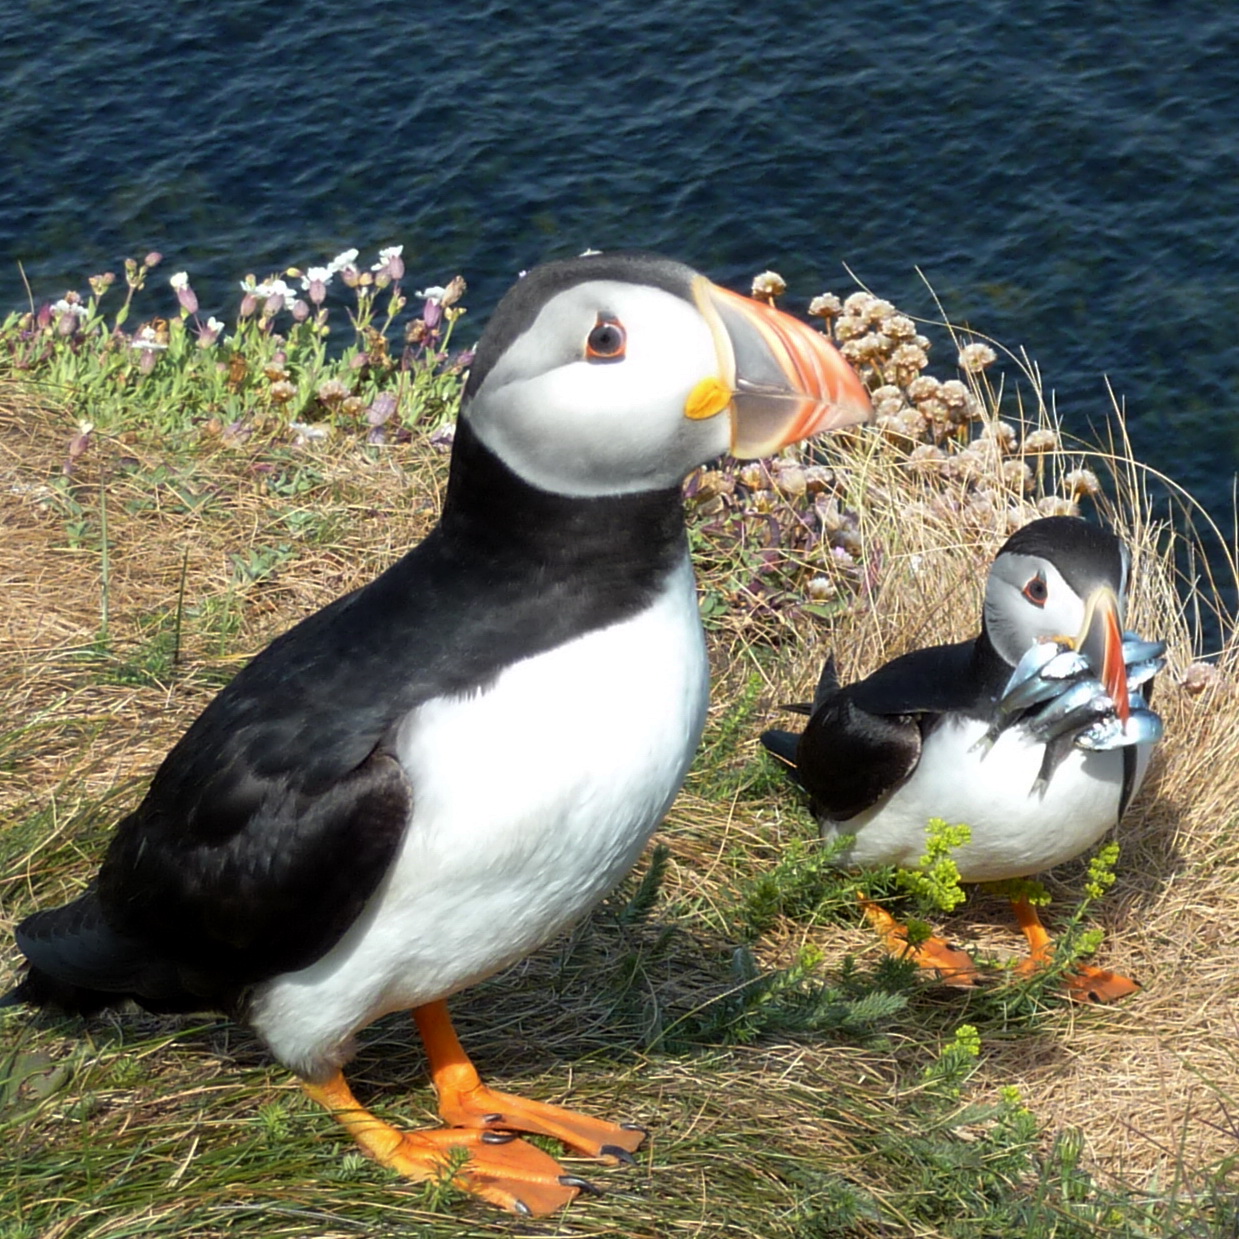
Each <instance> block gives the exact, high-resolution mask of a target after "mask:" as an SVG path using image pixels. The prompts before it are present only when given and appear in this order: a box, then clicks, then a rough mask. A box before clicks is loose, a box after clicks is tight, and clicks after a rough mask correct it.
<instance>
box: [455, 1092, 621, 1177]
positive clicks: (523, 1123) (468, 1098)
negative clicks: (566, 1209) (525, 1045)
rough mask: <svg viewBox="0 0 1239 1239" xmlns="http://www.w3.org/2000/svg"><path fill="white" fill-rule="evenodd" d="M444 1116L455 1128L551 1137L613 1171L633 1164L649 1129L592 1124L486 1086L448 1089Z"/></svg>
mask: <svg viewBox="0 0 1239 1239" xmlns="http://www.w3.org/2000/svg"><path fill="white" fill-rule="evenodd" d="M439 1113H440V1114H441V1115H442V1116H443V1120H444V1122H446V1123H450V1124H451V1125H452V1126H453V1127H468V1128H477V1129H481V1130H484V1131H502V1132H509V1131H519V1132H524V1133H526V1134H530V1135H537V1136H551V1137H552V1138H553V1139H555V1140H559V1141H562V1142H563V1143H564V1144H566V1145H567V1146H568V1147H569V1148H570V1149H575V1150H576V1151H577V1152H578V1153H584V1154H585V1155H586V1156H587V1157H596V1158H598V1159H600V1160H601V1161H603V1162H605V1163H607V1164H609V1165H613V1166H614V1165H618V1164H619V1163H621V1162H622V1163H624V1164H627V1165H630V1164H632V1162H633V1160H634V1158H633V1156H632V1154H633V1151H634V1150H635V1149H636V1148H637V1147H638V1146H639V1145H640V1144H641V1141H642V1140H644V1139H645V1131H644V1129H643V1128H640V1127H637V1126H635V1125H634V1124H627V1125H625V1124H618V1123H610V1122H607V1121H606V1120H605V1119H595V1118H591V1117H589V1115H586V1114H578V1113H577V1112H576V1111H575V1110H567V1109H565V1108H564V1107H562V1106H553V1105H550V1104H548V1103H547V1102H543V1101H532V1100H530V1099H529V1098H526V1097H516V1096H514V1095H513V1094H511V1093H501V1092H499V1091H498V1090H497V1089H492V1088H490V1087H488V1086H487V1085H485V1084H482V1083H481V1082H479V1083H478V1084H477V1085H475V1086H473V1087H471V1088H466V1089H464V1090H463V1091H458V1090H455V1089H451V1088H444V1089H442V1091H441V1092H440V1094H439Z"/></svg>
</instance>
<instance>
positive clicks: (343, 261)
mask: <svg viewBox="0 0 1239 1239" xmlns="http://www.w3.org/2000/svg"><path fill="white" fill-rule="evenodd" d="M356 261H357V251H356V250H345V251H344V252H343V253H341V254H337V255H336V256H335V257H334V258H333V259H332V260H331V261H330V262H329V263H328V264H327V270H328V271H330V272H331V274H332V275H335V273H336V272H337V271H343V270H344V268H345V267H351V266H352V265H353V263H355V262H356Z"/></svg>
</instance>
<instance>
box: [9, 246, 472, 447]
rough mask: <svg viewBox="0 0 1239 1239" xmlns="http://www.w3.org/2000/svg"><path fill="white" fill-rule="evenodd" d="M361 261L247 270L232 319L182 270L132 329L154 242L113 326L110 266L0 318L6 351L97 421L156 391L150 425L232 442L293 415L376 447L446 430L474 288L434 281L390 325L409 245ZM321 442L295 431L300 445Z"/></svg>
mask: <svg viewBox="0 0 1239 1239" xmlns="http://www.w3.org/2000/svg"><path fill="white" fill-rule="evenodd" d="M358 256H359V252H358V251H357V250H356V249H347V250H344V251H342V252H341V253H339V254H337V255H335V257H334V258H331V259H330V260H327V261H325V262H323V263H322V265H316V266H311V267H308V268H306V269H305V270H304V271H302V270H299V269H298V268H295V267H294V268H289V269H288V270H286V271H283V272H276V273H272V274H270V275H268V276H266V277H265V278H261V279H260V278H258V276H256V275H254V274H253V273H251V274H249V275H246V276H245V277H244V278H243V279H241V280H240V281H239V287H240V300H239V304H237V305H236V306H235V311H234V318H233V322H232V326H231V327H229V326H228V324H227V323H226V322H225V321H224V319H223V318H222V317H217V316H216V315H215V314H211V313H204V312H203V308H202V306H201V303H200V298H199V296H198V293H197V292H196V291H195V289H194V287H193V285H192V282H191V279H190V273H189V272H188V271H184V270H182V271H176V272H174V273H173V274H171V275H170V276H169V278H168V281H167V284H166V285H163V290H164V294H165V297H167V294H168V292H169V290H170V292H171V294H172V295H173V296H174V297H175V302H174V303H172V304H171V305H169V306H168V311H167V312H168V317H166V318H165V317H158V316H156V317H151V318H149V319H147V320H146V321H144V322H142V323H140V324H139V325H138V326H137V327H136V328H134V329H133V330H132V331H128V330H126V324H127V320H128V319H129V316H130V314H131V311H132V309H133V306H134V299H135V296H136V295H138V294H141V293H142V292H143V290H144V289H146V288H147V286H148V284H149V283H150V280H149V277H150V273H151V271H152V270H153V269H154V268H155V267H156V266H158V264H159V263H160V262H161V261H162V255H161V254H159V253H158V252H156V251H151V252H150V253H148V254H147V255H146V256H145V257H144V258H143V259H142V260H141V261H140V262H139V261H138V260H137V259H134V258H129V259H126V260H125V263H124V273H125V274H124V283H125V297H124V300H123V303H122V304H121V305H120V306H119V307H117V309H116V311H115V313H114V314H113V315H112V316H111V319H110V321H109V319H108V317H107V314H106V309H105V306H104V305H103V304H102V303H103V302H104V299H105V298H106V297H107V296H108V295H109V290H110V289H111V288H112V287H113V285H115V284H116V283H117V279H116V276H115V275H114V273H112V272H110V271H108V272H102V273H100V274H97V275H92V276H91V277H89V280H88V281H87V282H88V285H89V289H90V291H89V294H88V295H87V296H83V294H81V293H80V292H78V291H77V290H74V289H70V290H69V291H68V292H66V293H65V294H64V296H63V297H60V298H59V299H56V300H54V301H50V302H48V303H46V304H44V305H42V306H40V307H39V308H38V309H37V310H35V311H34V312H32V313H26V314H15V315H10V316H9V318H8V319H7V320H5V321H4V322H3V324H0V350H3V352H4V353H5V354H7V358H8V361H9V364H10V365H11V366H12V367H13V368H15V369H18V370H25V371H32V372H34V371H38V372H46V374H47V375H48V376H49V377H51V378H52V379H53V380H54V381H55V382H57V383H59V384H60V385H62V386H65V387H72V388H73V389H74V390H75V391H78V392H79V393H82V394H83V399H85V400H87V401H88V403H87V405H86V408H87V409H88V411H89V412H90V413H91V417H92V420H93V421H94V422H96V423H98V424H100V425H101V426H102V427H104V428H106V429H109V430H111V429H114V428H116V427H117V426H118V425H124V424H125V419H127V418H130V417H132V416H134V414H135V411H136V410H137V409H138V408H139V407H140V406H142V404H143V402H144V401H145V400H149V403H150V406H151V409H152V411H153V413H154V417H153V418H150V417H148V418H147V419H145V420H146V422H147V423H148V424H151V423H153V424H155V425H157V426H162V427H163V428H164V429H167V430H169V431H171V430H173V429H176V430H183V429H184V418H185V417H186V416H188V417H189V418H190V419H193V420H195V421H197V423H198V424H199V425H200V426H201V428H202V432H203V433H204V434H206V435H208V436H210V437H213V438H217V439H219V440H220V441H222V442H225V443H234V442H241V441H243V440H244V439H245V438H246V437H247V436H248V435H249V434H251V433H253V432H254V431H255V430H260V431H261V432H262V433H263V434H270V435H280V434H282V433H285V432H289V431H290V430H291V424H292V423H293V422H294V421H301V422H305V423H306V424H309V423H310V422H312V421H313V420H314V419H316V418H321V417H326V418H328V419H331V420H335V421H339V422H340V423H341V424H342V427H343V428H347V429H351V430H354V431H357V432H359V433H363V434H365V436H366V437H367V439H368V440H369V441H370V442H372V443H381V442H387V441H389V440H391V439H392V438H396V439H399V438H401V437H405V436H404V428H403V427H402V426H401V425H399V422H400V421H401V419H402V418H403V419H404V420H406V421H415V420H424V421H426V422H428V423H429V424H431V425H435V424H437V423H438V422H439V421H441V420H443V419H444V418H445V417H447V416H449V415H450V414H451V412H452V411H453V409H454V405H455V401H456V398H457V395H458V393H459V389H460V384H461V374H462V372H463V370H464V369H465V367H466V366H467V364H468V360H469V356H468V355H467V354H461V353H457V354H455V355H451V354H449V351H448V348H449V341H450V337H451V332H452V327H453V325H454V324H455V323H456V322H457V321H458V320H459V318H460V317H461V316H462V315H463V314H464V312H465V311H464V307H463V305H460V304H459V302H460V299H461V297H462V296H463V294H464V291H465V283H464V281H463V280H462V279H461V278H460V277H459V276H457V277H456V278H455V279H453V280H451V281H449V282H448V284H447V286H446V287H445V288H442V289H436V290H427V291H428V294H429V293H430V292H432V291H433V292H434V294H435V295H434V296H433V297H432V296H429V295H428V296H427V299H426V306H425V307H424V309H423V313H422V316H421V317H420V318H418V319H415V320H414V321H413V322H412V323H411V324H409V328H408V330H407V331H404V333H403V335H401V336H397V335H396V333H395V332H394V330H393V328H394V326H395V323H396V320H397V318H398V316H400V315H401V313H402V311H403V310H404V308H405V306H406V303H407V299H406V296H405V293H404V292H403V289H402V280H403V279H404V275H405V260H404V250H403V247H402V246H400V245H392V246H387V247H385V248H383V249H382V250H380V251H379V254H378V261H377V262H374V263H372V264H370V265H369V267H368V269H364V270H363V269H362V267H361V266H359V265H358ZM333 291H340V292H343V293H344V295H345V297H346V298H351V300H352V301H353V305H352V307H351V308H350V307H349V306H347V305H346V306H345V307H344V309H343V311H341V310H340V309H339V308H337V307H336V305H335V303H334V301H333ZM151 295H152V294H151V292H146V293H145V296H146V297H147V298H150V297H151ZM169 301H170V298H169ZM161 308H162V307H161ZM341 313H343V314H344V315H347V320H348V326H350V327H351V328H352V333H351V334H352V336H353V341H354V342H353V343H352V344H351V345H350V344H349V343H347V342H345V341H347V334H346V335H345V338H344V341H342V342H341V344H340V346H339V347H337V348H334V349H332V351H331V353H330V354H329V352H328V337H329V336H330V333H331V329H332V325H333V316H336V317H338V316H340V315H341ZM402 326H403V324H402ZM95 400H97V402H98V403H97V405H96V404H94V403H90V401H95ZM313 437H314V436H312V435H307V434H305V433H304V432H301V431H298V432H295V433H294V436H293V441H294V442H309V441H312V439H313ZM70 463H72V459H71V461H70Z"/></svg>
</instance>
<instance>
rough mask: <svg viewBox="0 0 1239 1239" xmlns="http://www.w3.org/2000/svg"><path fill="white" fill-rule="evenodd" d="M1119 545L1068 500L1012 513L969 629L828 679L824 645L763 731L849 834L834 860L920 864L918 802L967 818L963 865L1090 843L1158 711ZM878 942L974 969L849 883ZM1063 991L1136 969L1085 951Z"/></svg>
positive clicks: (962, 870) (959, 856)
mask: <svg viewBox="0 0 1239 1239" xmlns="http://www.w3.org/2000/svg"><path fill="white" fill-rule="evenodd" d="M1130 564H1131V557H1130V553H1129V551H1128V549H1127V547H1126V546H1125V545H1124V544H1123V543H1122V542H1121V540H1120V539H1119V538H1117V537H1116V536H1115V535H1114V534H1113V533H1111V532H1110V531H1108V530H1106V529H1102V528H1100V527H1098V526H1096V525H1093V524H1090V523H1089V522H1088V521H1086V520H1084V519H1082V518H1080V517H1073V516H1051V517H1046V518H1043V519H1040V520H1036V521H1033V522H1031V523H1030V524H1028V525H1025V526H1024V527H1023V528H1021V529H1019V530H1017V531H1016V532H1015V533H1014V534H1012V535H1011V537H1010V538H1008V539H1007V541H1006V542H1005V543H1004V544H1003V546H1002V547H1001V548H1000V550H999V551H998V554H997V556H996V558H995V560H994V563H993V565H992V567H991V568H990V571H989V574H988V577H987V580H986V585H985V599H984V605H983V609H982V616H981V631H980V633H979V634H978V635H977V636H976V637H975V638H973V639H972V640H970V641H961V642H957V643H953V644H949V645H935V646H930V647H926V648H923V649H917V650H913V651H911V652H910V653H907V654H904V655H902V656H901V657H899V658H895V659H893V660H892V661H890V662H888V663H886V664H885V665H883V666H881V667H879V668H878V669H877V670H876V671H874V672H873V674H871V675H869V676H868V677H866V678H865V679H862V680H859V681H857V682H855V683H852V684H848V685H841V684H840V682H839V678H838V675H837V671H836V667H835V662H834V658H833V656H831V657H830V658H828V659H827V660H826V664H825V666H824V668H823V671H822V675H821V679H820V681H819V683H818V686H817V691H816V694H815V697H814V700H813V702H812V704H811V705H804V704H797V705H792V706H789V707H787V708H788V709H791V710H794V711H796V712H798V713H801V714H807V715H808V716H809V717H808V722H807V724H806V725H805V727H804V730H803V731H802V732H800V733H795V732H789V731H785V730H780V729H771V730H768V731H766V732H764V733H763V734H762V736H761V742H762V744H763V745H764V746H765V748H766V749H767V750H768V751H769V752H770V753H771V754H772V755H773V756H774V757H775V758H776V759H777V760H778V761H779V762H780V763H781V764H782V765H783V766H784V768H785V769H787V771H788V772H789V774H790V775H791V777H792V778H793V780H794V781H795V782H796V783H798V784H799V785H800V787H801V788H803V789H804V790H805V791H806V792H807V793H808V795H809V800H810V806H811V809H812V812H813V814H814V816H815V817H816V819H817V821H818V823H819V824H820V826H821V830H822V835H823V837H824V838H825V839H827V840H832V841H833V840H837V839H839V838H840V837H841V836H849V837H851V838H852V841H851V842H850V843H847V844H845V846H844V848H843V851H842V852H841V853H840V855H839V864H840V865H841V866H843V867H855V868H861V869H863V868H866V867H877V866H886V865H895V866H899V867H902V868H909V869H915V868H917V867H918V865H919V863H920V861H921V857H922V856H923V855H924V853H925V851H926V827H927V825H928V823H929V822H930V820H931V819H935V818H937V819H943V820H945V821H947V822H948V823H964V824H966V825H967V826H968V827H969V828H970V831H971V838H970V840H969V841H968V842H967V843H965V844H964V845H963V846H961V847H959V848H958V849H954V850H952V852H951V857H952V859H953V860H954V861H955V863H956V865H957V867H958V869H959V876H960V879H961V880H962V881H965V882H1002V881H1006V880H1009V879H1013V878H1024V877H1029V876H1031V875H1033V874H1037V873H1041V872H1043V871H1045V870H1048V869H1052V868H1053V867H1054V866H1055V865H1060V864H1062V863H1063V862H1065V861H1068V860H1071V859H1072V858H1073V857H1075V856H1078V855H1080V854H1081V853H1082V852H1084V851H1086V850H1087V849H1088V848H1090V847H1092V846H1093V845H1094V844H1095V843H1097V842H1098V840H1099V839H1101V837H1102V836H1103V835H1104V834H1105V833H1106V832H1107V831H1109V830H1110V829H1112V828H1113V827H1114V826H1115V825H1117V823H1118V820H1119V818H1120V817H1121V816H1122V815H1123V812H1124V811H1125V809H1126V808H1127V805H1128V804H1129V802H1130V801H1131V798H1132V797H1133V796H1134V795H1135V794H1136V792H1137V791H1138V790H1139V788H1140V785H1141V783H1142V781H1143V779H1144V776H1145V772H1146V771H1147V769H1148V764H1149V758H1150V755H1151V753H1152V750H1153V747H1154V745H1155V744H1156V743H1157V741H1158V739H1160V737H1161V733H1162V726H1161V720H1160V719H1159V718H1158V717H1157V715H1155V714H1154V713H1153V711H1152V710H1151V709H1150V708H1149V706H1148V700H1149V697H1150V695H1151V681H1152V678H1153V676H1154V675H1155V674H1156V672H1157V671H1158V670H1160V668H1161V667H1162V666H1163V665H1164V661H1163V660H1162V658H1161V655H1162V654H1163V653H1164V652H1165V644H1164V643H1163V642H1146V641H1142V640H1140V639H1139V637H1137V636H1136V634H1134V633H1127V634H1124V630H1123V615H1124V608H1125V605H1126V595H1127V582H1128V577H1129V572H1130ZM1012 903H1013V906H1014V911H1015V915H1016V919H1017V921H1018V923H1019V925H1020V928H1021V930H1022V931H1023V933H1024V935H1025V937H1026V938H1027V940H1028V943H1029V948H1030V955H1029V958H1028V960H1027V961H1025V962H1024V963H1023V964H1021V966H1020V969H1021V971H1023V972H1025V973H1028V972H1032V971H1035V970H1037V969H1039V968H1043V967H1045V966H1047V965H1048V964H1050V963H1051V962H1052V960H1053V943H1052V941H1051V940H1050V938H1049V935H1048V934H1047V933H1046V930H1045V928H1044V926H1043V925H1042V924H1041V921H1040V918H1039V916H1038V914H1037V911H1036V908H1035V907H1034V906H1033V904H1032V903H1031V902H1030V901H1029V900H1028V898H1027V897H1026V895H1016V896H1014V897H1013V898H1012ZM861 904H862V907H863V909H864V912H865V915H866V917H867V918H868V920H869V921H870V922H871V923H872V924H873V925H874V926H875V927H876V929H877V930H878V932H879V933H880V935H881V936H882V938H883V940H884V942H885V944H886V946H887V948H888V949H889V950H891V951H892V952H893V953H895V954H898V955H901V956H907V957H910V958H912V959H913V960H915V962H916V963H917V964H919V965H920V966H922V967H924V968H927V969H932V970H934V971H935V972H937V973H938V974H939V976H940V977H941V978H942V979H944V980H946V981H948V982H949V983H952V984H957V985H971V984H974V983H975V981H976V979H977V976H978V973H977V970H976V968H975V965H974V964H973V961H972V959H971V958H970V957H969V956H968V954H967V953H966V952H964V951H961V950H958V949H957V948H955V947H953V946H951V945H950V944H948V943H947V942H945V941H943V940H942V939H940V938H935V937H931V938H929V939H928V940H927V941H925V942H923V943H921V944H920V945H918V946H912V945H911V944H910V943H909V941H908V935H907V928H906V926H903V925H901V924H899V923H898V922H897V921H896V920H895V919H894V918H893V917H892V916H891V915H890V913H888V912H887V911H886V910H885V909H883V908H881V907H879V906H878V905H877V904H875V903H874V902H873V901H871V900H869V899H867V898H864V897H862V898H861ZM1064 984H1065V986H1066V988H1067V992H1068V994H1069V996H1070V997H1072V998H1073V999H1076V1000H1079V1001H1090V1002H1113V1001H1116V1000H1117V999H1119V998H1122V997H1125V996H1127V995H1129V994H1131V993H1133V992H1135V991H1136V990H1137V989H1138V988H1139V986H1138V984H1137V983H1136V982H1135V981H1133V980H1131V979H1129V978H1127V977H1123V976H1120V975H1118V974H1116V973H1112V972H1109V971H1107V970H1104V969H1100V968H1096V967H1093V966H1089V965H1085V966H1077V968H1076V969H1075V970H1074V971H1072V972H1071V973H1070V974H1069V975H1068V976H1067V977H1066V978H1065V979H1064Z"/></svg>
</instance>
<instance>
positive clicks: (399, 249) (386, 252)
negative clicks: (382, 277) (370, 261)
mask: <svg viewBox="0 0 1239 1239" xmlns="http://www.w3.org/2000/svg"><path fill="white" fill-rule="evenodd" d="M403 253H404V246H403V245H389V246H388V247H387V248H386V249H381V250H379V260H378V262H376V263H375V264H374V266H372V267H371V268H370V270H371V271H382V270H383V268H384V267H386V266H387V264H388V263H389V262H391V260H392V259H393V258H399V257H400V255H401V254H403ZM353 257H354V258H356V257H357V251H356V250H353Z"/></svg>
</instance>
